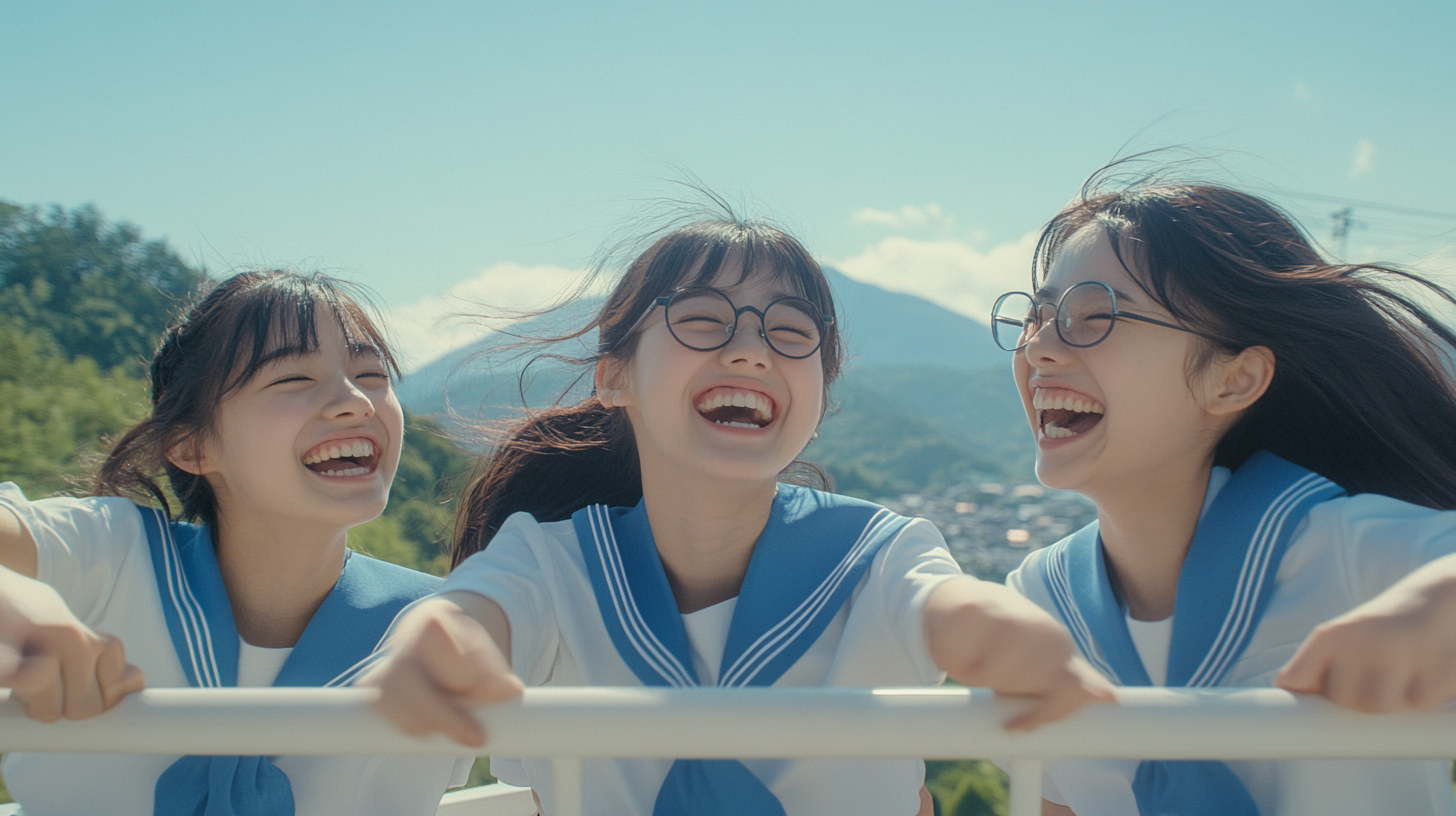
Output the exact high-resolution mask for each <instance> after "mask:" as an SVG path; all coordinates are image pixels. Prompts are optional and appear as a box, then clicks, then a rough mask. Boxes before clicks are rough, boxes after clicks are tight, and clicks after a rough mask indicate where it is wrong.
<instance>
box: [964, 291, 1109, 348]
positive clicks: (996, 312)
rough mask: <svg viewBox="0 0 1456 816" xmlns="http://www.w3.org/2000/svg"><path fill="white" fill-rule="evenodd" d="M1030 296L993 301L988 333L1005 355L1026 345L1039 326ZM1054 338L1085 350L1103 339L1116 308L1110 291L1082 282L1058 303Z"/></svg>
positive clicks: (1013, 295)
mask: <svg viewBox="0 0 1456 816" xmlns="http://www.w3.org/2000/svg"><path fill="white" fill-rule="evenodd" d="M1048 305H1050V304H1045V303H1043V304H1040V305H1038V304H1037V303H1036V301H1034V300H1032V299H1031V297H1030V296H1028V295H1026V294H1024V293H1021V292H1011V293H1008V294H1006V295H1003V296H1002V297H1001V299H1000V300H998V301H996V306H995V307H994V309H993V310H992V313H991V330H992V332H993V333H994V335H995V338H996V344H997V345H998V346H1000V347H1001V348H1003V349H1006V350H1007V351H1015V350H1017V349H1019V348H1021V347H1022V346H1024V345H1026V344H1027V343H1028V342H1029V341H1030V340H1031V338H1032V336H1033V335H1035V334H1036V332H1037V329H1038V328H1040V326H1041V315H1042V314H1043V312H1042V310H1043V309H1045V308H1046V307H1047V306H1048ZM1056 308H1057V311H1056V323H1057V335H1058V336H1059V337H1061V339H1062V342H1064V343H1066V344H1067V345H1069V346H1077V347H1079V348H1086V347H1087V346H1095V345H1097V344H1098V343H1100V342H1102V341H1103V340H1104V339H1106V337H1107V335H1108V334H1109V333H1110V332H1111V331H1112V323H1113V319H1114V317H1115V316H1116V311H1117V310H1116V304H1115V302H1114V301H1113V295H1112V290H1111V289H1110V288H1109V287H1108V286H1107V285H1106V284H1103V283H1101V282H1098V281H1083V282H1081V283H1079V284H1077V285H1076V286H1073V287H1072V288H1071V289H1068V290H1067V292H1066V294H1064V295H1062V299H1061V300H1060V301H1058V302H1057V307H1056Z"/></svg>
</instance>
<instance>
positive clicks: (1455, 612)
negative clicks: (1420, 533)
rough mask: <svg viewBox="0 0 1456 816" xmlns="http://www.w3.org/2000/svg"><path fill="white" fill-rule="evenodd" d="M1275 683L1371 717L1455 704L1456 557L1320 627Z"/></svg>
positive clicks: (1422, 569) (1436, 563)
mask: <svg viewBox="0 0 1456 816" xmlns="http://www.w3.org/2000/svg"><path fill="white" fill-rule="evenodd" d="M1275 682H1276V683H1277V684H1278V685H1279V687H1280V688H1284V689H1288V690H1289V691H1297V692H1305V693H1309V694H1323V695H1324V696H1326V697H1328V698H1329V699H1330V700H1331V701H1333V702H1335V703H1336V704H1338V705H1341V706H1344V707H1346V708H1352V709H1355V710H1356V711H1365V712H1372V713H1374V712H1388V711H1400V710H1402V709H1407V708H1434V707H1437V706H1440V705H1443V704H1445V703H1446V702H1449V701H1450V700H1452V699H1456V554H1453V555H1447V556H1443V557H1441V558H1437V559H1435V560H1434V561H1431V562H1429V563H1427V564H1425V565H1424V566H1422V567H1419V568H1418V569H1416V570H1414V571H1413V572H1411V573H1410V574H1409V575H1407V576H1405V577H1404V578H1402V579H1401V580H1399V581H1397V582H1395V583H1394V584H1392V585H1391V586H1390V587H1389V588H1388V589H1386V590H1385V591H1384V592H1382V593H1380V594H1379V595H1376V596H1375V597H1374V598H1371V599H1370V600H1369V601H1367V602H1365V603H1363V604H1361V605H1359V606H1357V607H1355V608H1354V609H1351V610H1350V611H1349V612H1346V613H1345V614H1343V615H1340V616H1339V617H1337V618H1334V619H1332V620H1329V621H1326V622H1325V623H1323V624H1320V625H1319V626H1318V627H1316V628H1315V630H1314V631H1313V632H1312V633H1310V636H1309V637H1308V638H1306V639H1305V641H1304V643H1303V644H1302V645H1301V646H1300V647H1299V651H1298V652H1296V653H1295V655H1294V657H1293V658H1292V659H1291V660H1290V661H1289V662H1288V663H1287V664H1285V666H1284V668H1283V669H1281V670H1280V671H1279V675H1278V677H1277V678H1276V680H1275Z"/></svg>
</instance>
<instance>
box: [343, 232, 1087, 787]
mask: <svg viewBox="0 0 1456 816" xmlns="http://www.w3.org/2000/svg"><path fill="white" fill-rule="evenodd" d="M591 328H597V329H599V330H600V338H601V343H600V347H599V354H598V355H597V357H596V358H595V359H596V362H595V365H596V368H595V375H594V376H595V384H596V396H595V397H593V398H591V399H588V400H586V401H584V402H582V403H580V404H578V405H575V406H573V407H570V408H559V409H555V410H550V411H546V412H544V413H541V414H538V415H536V416H533V417H531V418H529V419H527V420H526V421H524V422H523V423H521V424H520V425H518V426H517V427H516V428H514V429H513V430H512V431H511V433H510V434H509V435H507V437H506V438H505V439H504V441H503V442H502V443H501V444H500V445H499V446H498V448H497V453H496V454H495V455H494V456H493V457H492V458H491V459H490V460H489V461H488V462H487V464H486V466H485V470H484V473H483V475H481V477H480V478H479V479H478V480H477V481H476V482H475V484H474V485H473V486H472V488H471V490H470V491H469V492H468V495H467V500H466V502H464V503H463V505H462V507H463V513H462V516H461V521H460V523H459V525H458V530H457V537H456V542H455V551H454V561H455V564H456V568H455V570H454V572H453V573H452V575H451V577H450V578H449V579H448V580H447V582H446V584H445V586H444V587H443V588H442V589H441V592H442V595H441V596H440V597H439V598H438V599H435V600H432V601H427V602H425V603H424V604H422V605H421V606H419V607H417V609H416V610H414V611H412V612H411V613H409V614H407V615H406V616H405V618H404V619H403V620H402V622H401V624H400V629H399V634H398V636H397V637H396V638H395V639H394V640H393V643H392V645H393V654H392V656H391V657H390V658H389V659H388V660H387V661H386V662H385V663H384V664H383V666H382V667H381V668H380V669H379V670H378V671H377V673H375V674H373V675H372V676H371V677H370V678H367V682H371V683H373V684H375V685H378V686H379V687H381V689H382V695H381V702H380V707H381V709H382V710H383V711H384V712H385V713H386V714H387V715H388V716H389V717H390V718H391V719H392V720H393V721H394V722H395V723H396V724H397V725H399V726H400V727H401V728H403V729H404V730H405V731H408V732H410V733H416V734H418V733H425V732H429V731H442V732H445V733H447V734H449V735H450V736H452V737H454V738H455V739H456V740H458V741H460V742H461V743H464V744H467V745H481V744H483V741H484V734H483V733H482V731H481V729H480V727H479V725H478V724H477V723H476V722H475V721H474V720H473V719H472V718H471V716H470V714H469V712H468V710H467V707H466V706H467V704H470V703H480V702H490V701H495V700H501V699H506V698H509V697H511V696H514V695H515V694H517V693H519V689H520V688H521V686H522V684H524V685H530V686H541V685H564V686H569V685H613V686H619V685H639V684H640V685H649V686H698V685H703V686H719V687H736V686H749V685H759V686H767V685H780V686H879V685H931V684H934V683H937V682H939V681H940V680H941V679H942V678H943V677H944V675H945V673H947V672H948V673H949V674H950V676H951V677H953V678H955V679H956V680H958V681H960V682H963V683H969V684H974V685H987V686H991V687H993V688H997V689H999V690H1001V691H1004V692H1009V693H1013V694H1024V695H1030V696H1034V697H1037V698H1039V699H1038V701H1037V704H1036V705H1035V706H1033V707H1032V709H1031V710H1030V711H1029V712H1028V713H1026V714H1025V715H1023V716H1022V717H1020V718H1019V719H1018V720H1017V721H1015V722H1014V723H1013V726H1014V727H1021V728H1030V727H1033V726H1035V725H1037V724H1039V723H1042V722H1046V721H1048V720H1052V719H1056V718H1058V717H1061V716H1064V715H1066V714H1067V713H1069V712H1071V711H1072V710H1074V709H1076V708H1077V707H1079V706H1080V705H1082V704H1083V703H1085V702H1087V701H1088V700H1090V699H1093V698H1096V697H1102V698H1106V695H1107V692H1108V690H1109V689H1108V687H1106V686H1104V685H1103V684H1102V683H1101V682H1100V681H1099V679H1098V678H1096V677H1095V673H1094V672H1091V671H1090V667H1087V666H1086V665H1085V664H1083V663H1081V662H1080V661H1079V660H1076V659H1071V658H1070V654H1071V650H1070V642H1069V640H1068V639H1067V637H1066V634H1065V632H1064V631H1062V630H1061V629H1060V628H1059V627H1057V626H1056V625H1055V624H1053V622H1052V620H1051V618H1050V617H1049V616H1047V615H1045V614H1044V613H1042V612H1041V611H1040V610H1038V609H1036V608H1035V607H1034V606H1032V605H1031V604H1028V603H1026V602H1025V601H1024V600H1021V599H1019V598H1017V597H1016V596H1015V595H1014V593H1011V592H1010V591H1008V590H1006V589H1005V588H1004V587H1000V586H996V585H992V584H983V583H980V582H978V581H976V580H974V579H972V578H969V577H966V576H963V575H961V573H960V569H959V568H958V567H957V566H956V563H955V561H954V560H952V559H951V557H950V555H949V554H948V553H947V551H946V549H945V546H944V543H943V541H942V540H941V537H940V535H939V533H938V532H937V531H936V530H935V528H934V527H933V526H932V525H931V524H929V523H928V522H925V521H923V520H912V519H907V518H901V517H899V516H896V515H894V514H892V513H890V512H889V511H887V510H885V509H883V508H880V507H877V506H875V505H872V504H869V503H867V502H862V501H858V500H855V499H849V498H845V497H843V496H835V495H832V494H829V493H824V492H821V491H818V490H812V489H809V488H807V487H800V486H796V485H790V484H783V483H781V482H780V481H779V479H780V476H781V475H782V474H783V472H784V471H785V469H786V468H789V467H790V465H791V464H792V463H794V461H795V457H796V456H798V454H799V452H800V451H802V450H803V448H804V446H805V445H806V444H808V442H809V439H810V437H811V436H812V435H813V433H814V429H815V427H816V426H817V425H818V424H819V421H820V419H821V418H822V417H823V415H824V408H825V399H826V395H827V392H828V389H829V386H830V384H831V383H832V382H833V380H834V377H835V376H836V375H837V374H838V373H839V362H840V351H841V350H840V340H839V333H838V327H837V326H836V324H835V321H834V305H833V301H832V299H831V296H830V292H829V287H828V284H827V282H826V280H825V278H824V276H823V273H822V272H821V271H820V269H819V267H818V265H817V264H816V263H815V262H814V261H813V259H812V258H810V256H809V254H808V253H807V251H805V250H804V248H803V247H802V246H800V244H799V243H798V242H797V241H795V240H794V239H792V238H790V237H789V236H787V235H785V234H784V233H782V232H780V231H778V230H776V229H772V228H770V227H767V226H765V225H763V224H761V223H758V222H742V221H737V220H715V221H705V222H702V223H697V224H694V225H691V226H688V227H685V228H682V229H679V230H676V231H674V232H671V233H669V234H667V235H666V236H664V237H662V238H661V239H660V240H658V241H657V242H656V243H655V244H654V245H653V246H652V247H651V248H650V249H649V250H648V251H647V252H646V253H644V254H643V255H641V256H640V257H639V258H637V259H636V261H635V262H633V263H632V264H631V265H630V267H629V268H628V270H627V272H626V274H625V276H624V277H623V278H622V280H621V282H620V283H619V284H618V285H617V287H616V289H615V291H613V293H612V294H611V296H610V297H609V298H608V299H607V301H606V304H605V306H604V307H603V308H602V310H601V313H600V314H599V315H598V316H597V318H596V320H594V321H593V322H592V324H591V326H589V327H588V328H587V329H583V330H582V332H580V333H579V334H578V335H576V336H580V334H584V333H585V332H586V331H587V330H589V329H591ZM487 542H489V546H488V547H487V546H486V543H487ZM492 772H493V773H495V774H496V776H498V777H499V778H501V779H502V780H504V781H508V782H511V783H513V784H517V785H526V786H530V787H531V788H533V789H534V790H535V791H536V793H537V794H538V796H539V799H540V802H541V805H542V810H543V812H544V813H547V814H550V813H551V812H552V809H553V806H554V801H555V796H554V791H553V788H552V777H551V766H550V763H549V762H548V761H545V760H535V759H527V760H524V761H522V760H512V759H503V758H499V757H497V758H495V759H494V760H493V764H492ZM923 778H924V765H923V763H921V762H920V761H919V760H897V761H813V762H811V761H743V762H737V761H687V760H678V761H675V762H674V761H672V760H660V761H655V760H648V761H644V760H632V761H614V760H598V761H588V762H586V763H585V765H584V769H583V779H584V785H585V790H586V792H587V798H586V801H587V808H588V812H589V813H595V814H647V813H656V814H681V813H694V814H700V813H701V814H717V813H723V814H726V813H754V814H774V813H778V814H784V813H794V814H818V813H825V814H828V813H836V814H837V813H882V814H904V816H910V814H915V813H917V812H923V813H929V797H928V794H925V793H924V791H923V788H922V782H923Z"/></svg>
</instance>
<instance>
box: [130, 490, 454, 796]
mask: <svg viewBox="0 0 1456 816" xmlns="http://www.w3.org/2000/svg"><path fill="white" fill-rule="evenodd" d="M137 509H138V510H140V511H141V516H142V526H143V528H144V529H145V530H146V533H147V544H148V545H149V547H150V548H151V554H152V567H153V569H154V570H155V571H156V576H157V590H158V592H159V594H160V595H161V598H162V612H163V614H164V616H165V617H166V619H167V630H168V632H170V633H171V635H172V646H173V648H174V649H175V650H176V651H177V659H178V660H180V661H181V663H182V668H183V670H184V671H185V672H186V673H187V682H188V683H189V684H190V685H192V686H194V687H199V688H220V687H228V686H236V685H237V683H238V642H239V640H238V631H237V628H236V627H235V626H234V624H233V613H232V607H231V606H230V605H229V603H228V597H227V589H226V588H225V587H224V586H223V583H222V573H221V571H219V569H218V566H217V556H216V554H215V553H214V552H213V545H212V536H211V535H209V533H208V529H207V528H206V527H199V526H196V525H192V524H183V523H179V522H169V521H167V518H166V517H165V516H164V515H162V513H161V511H158V510H155V509H152V508H149V507H138V508H137ZM439 583H440V579H439V578H435V577H433V576H430V575H425V574H423V573H419V572H415V571H414V570H410V569H405V568H404V567H398V566H395V565H393V564H389V563H386V562H383V561H376V560H375V559H373V558H369V557H367V556H362V555H357V554H353V555H351V556H350V557H349V558H348V560H347V561H346V562H345V563H344V569H343V572H342V573H341V574H340V575H339V581H338V583H336V584H335V585H334V588H333V589H332V590H330V592H329V594H328V596H327V597H325V598H324V602H323V604H321V605H320V606H319V608H318V611H316V612H314V614H313V618H311V619H310V620H309V622H308V627H307V628H306V629H304V632H303V635H302V636H301V637H300V638H299V639H298V643H297V644H296V645H295V646H294V647H293V652H292V653H291V654H290V655H289V656H288V660H287V661H286V662H285V663H284V664H283V668H282V669H281V670H279V672H278V677H277V679H275V680H274V681H273V685H274V686H327V685H339V684H342V683H345V682H347V681H348V680H349V679H352V677H353V676H354V675H355V674H357V673H358V669H359V668H360V667H361V666H362V665H364V664H366V663H367V661H368V658H369V656H370V653H371V652H372V651H373V650H374V648H375V646H376V645H377V644H378V643H379V641H380V640H381V638H382V637H383V635H384V633H385V630H386V629H388V628H389V624H390V622H391V621H393V620H394V617H395V615H397V614H398V613H399V611H400V610H401V609H403V608H404V607H405V606H406V605H408V604H409V603H410V602H412V601H414V600H416V599H418V598H421V597H424V596H425V595H428V594H429V593H430V592H432V591H434V589H435V587H436V586H437V585H438V584H439ZM152 812H153V814H155V816H292V814H293V786H292V785H291V784H290V783H289V781H288V776H287V775H286V774H284V773H283V772H282V771H280V770H279V769H278V768H277V767H276V766H275V765H274V764H273V763H272V762H270V761H269V760H268V758H267V757H238V756H185V757H182V758H181V759H179V760H177V761H176V762H174V763H172V765H171V767H169V768H167V770H166V771H165V772H163V773H162V775H161V777H160V778H158V779H157V787H156V791H155V795H154V805H153V809H152Z"/></svg>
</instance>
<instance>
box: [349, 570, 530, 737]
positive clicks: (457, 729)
mask: <svg viewBox="0 0 1456 816" xmlns="http://www.w3.org/2000/svg"><path fill="white" fill-rule="evenodd" d="M385 648H386V649H387V650H388V652H389V655H388V657H386V658H385V659H384V660H383V661H382V662H380V663H379V665H377V666H376V667H375V668H374V669H372V670H371V671H370V672H369V673H368V674H367V675H365V677H364V678H363V679H362V680H361V681H360V682H359V685H361V686H374V687H377V688H378V689H379V700H378V702H377V703H376V706H377V707H378V709H379V711H380V713H381V714H383V715H384V716H385V718H386V719H388V720H389V721H390V722H392V723H394V725H395V727H397V728H399V729H400V730H401V731H404V732H405V733H406V734H413V735H416V736H419V735H423V734H430V733H434V732H440V733H443V734H445V735H446V736H448V737H450V738H451V739H453V740H455V741H456V742H458V743H460V744H462V745H468V746H471V747H474V748H478V747H480V746H482V745H484V744H485V738H486V734H485V730H484V729H482V728H481V727H480V723H478V722H476V720H475V718H474V717H473V716H471V714H470V706H473V705H483V704H487V703H498V702H504V701H506V700H510V699H513V698H515V697H519V696H520V694H521V690H522V689H523V688H525V686H524V685H523V684H522V683H521V681H520V679H519V678H517V677H516V676H515V674H513V673H512V672H511V664H510V659H509V657H508V656H509V655H510V653H511V627H510V621H509V620H508V619H507V618H506V614H505V611H504V610H502V609H501V607H500V605H499V604H497V603H496V602H495V601H492V600H490V599H489V598H486V597H483V596H481V595H476V594H475V593H473V592H447V593H445V594H443V595H440V596H437V597H435V598H430V599H429V600H426V601H424V602H423V603H421V604H419V605H418V606H416V607H415V608H414V609H411V610H410V611H409V612H408V613H407V614H406V615H405V616H404V618H403V619H402V620H400V622H399V626H398V628H397V629H396V630H395V633H394V634H393V635H391V636H390V638H389V642H388V643H386V644H385Z"/></svg>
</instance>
